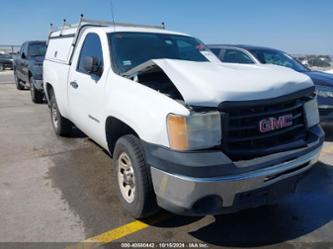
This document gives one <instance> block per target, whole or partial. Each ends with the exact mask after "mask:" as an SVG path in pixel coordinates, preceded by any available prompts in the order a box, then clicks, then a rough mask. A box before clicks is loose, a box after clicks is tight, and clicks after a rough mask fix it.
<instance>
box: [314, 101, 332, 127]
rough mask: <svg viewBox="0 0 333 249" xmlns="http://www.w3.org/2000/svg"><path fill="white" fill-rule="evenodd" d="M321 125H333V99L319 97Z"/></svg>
mask: <svg viewBox="0 0 333 249" xmlns="http://www.w3.org/2000/svg"><path fill="white" fill-rule="evenodd" d="M317 101H318V108H319V115H320V123H321V124H322V125H329V124H333V123H332V122H333V98H329V97H327V98H324V97H321V96H317Z"/></svg>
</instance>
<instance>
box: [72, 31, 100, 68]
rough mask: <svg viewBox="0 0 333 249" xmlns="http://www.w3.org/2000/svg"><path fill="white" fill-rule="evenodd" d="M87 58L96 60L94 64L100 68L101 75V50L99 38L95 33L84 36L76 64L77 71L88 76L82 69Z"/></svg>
mask: <svg viewBox="0 0 333 249" xmlns="http://www.w3.org/2000/svg"><path fill="white" fill-rule="evenodd" d="M87 57H91V58H94V59H96V63H98V65H99V66H100V68H101V72H100V74H102V73H103V50H102V44H101V40H100V38H99V36H98V35H97V34H95V33H90V34H88V35H87V36H86V38H85V40H84V42H83V45H82V48H81V51H80V56H79V60H78V63H77V71H78V72H81V73H84V74H90V73H89V72H88V71H87V70H86V69H85V67H84V60H85V59H86V58H87Z"/></svg>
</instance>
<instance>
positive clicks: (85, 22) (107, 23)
mask: <svg viewBox="0 0 333 249" xmlns="http://www.w3.org/2000/svg"><path fill="white" fill-rule="evenodd" d="M83 25H85V26H95V27H109V26H121V27H138V28H155V29H165V26H164V24H162V25H144V24H133V23H118V22H111V21H99V20H91V19H85V18H83V15H81V18H80V22H79V23H77V24H67V23H66V24H65V22H64V24H63V25H62V26H61V27H52V30H51V31H50V33H54V32H57V31H60V34H62V32H63V31H65V30H66V29H73V28H77V30H79V29H80V28H81V26H83Z"/></svg>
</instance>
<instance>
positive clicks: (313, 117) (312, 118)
mask: <svg viewBox="0 0 333 249" xmlns="http://www.w3.org/2000/svg"><path fill="white" fill-rule="evenodd" d="M304 112H305V120H306V126H307V127H308V128H311V127H312V126H315V125H317V124H319V121H320V120H319V113H318V104H317V100H316V99H313V100H310V101H308V102H306V103H305V104H304Z"/></svg>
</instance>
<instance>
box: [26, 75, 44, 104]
mask: <svg viewBox="0 0 333 249" xmlns="http://www.w3.org/2000/svg"><path fill="white" fill-rule="evenodd" d="M29 81H30V93H31V100H32V102H34V103H36V104H40V103H43V97H44V95H43V93H42V92H40V91H39V90H37V89H36V88H35V85H34V83H33V82H34V79H33V78H32V77H30V79H29Z"/></svg>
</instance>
